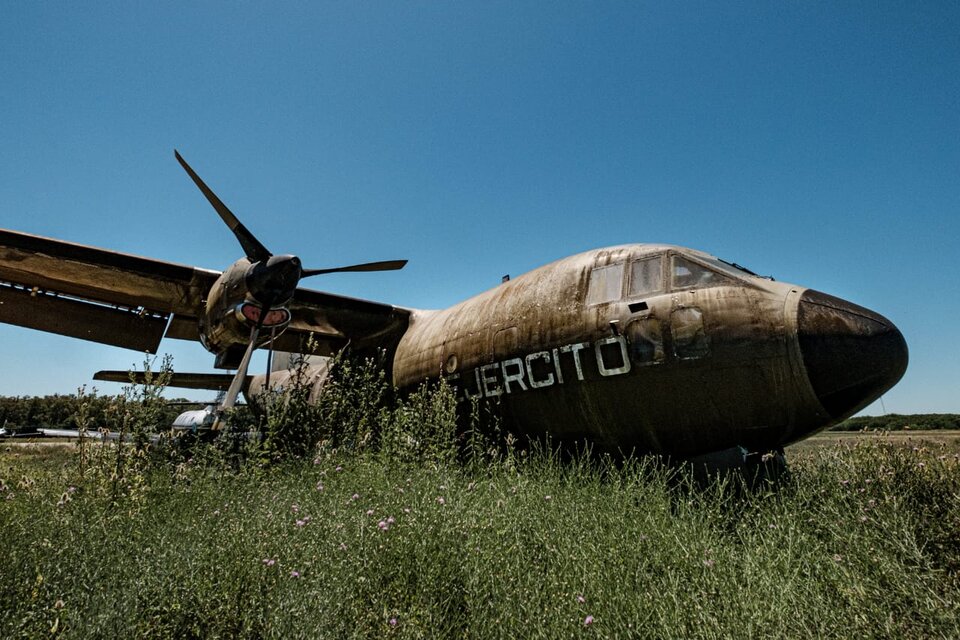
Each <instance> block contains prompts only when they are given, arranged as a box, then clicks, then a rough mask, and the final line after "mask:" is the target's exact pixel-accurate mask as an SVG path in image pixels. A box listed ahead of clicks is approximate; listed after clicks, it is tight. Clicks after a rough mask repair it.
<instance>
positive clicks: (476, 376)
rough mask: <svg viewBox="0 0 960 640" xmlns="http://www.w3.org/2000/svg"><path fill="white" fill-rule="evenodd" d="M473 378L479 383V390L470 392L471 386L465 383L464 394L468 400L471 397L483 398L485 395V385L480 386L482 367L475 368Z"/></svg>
mask: <svg viewBox="0 0 960 640" xmlns="http://www.w3.org/2000/svg"><path fill="white" fill-rule="evenodd" d="M473 379H474V381H475V382H476V383H477V392H476V393H470V389H469V387H467V385H463V395H464V397H466V399H467V400H469V399H470V398H482V397H483V387H481V386H480V369H474V370H473Z"/></svg>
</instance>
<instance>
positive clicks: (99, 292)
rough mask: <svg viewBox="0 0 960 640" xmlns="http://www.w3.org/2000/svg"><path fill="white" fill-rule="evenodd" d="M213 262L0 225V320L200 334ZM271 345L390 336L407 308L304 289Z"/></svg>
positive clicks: (131, 337) (332, 346) (289, 347)
mask: <svg viewBox="0 0 960 640" xmlns="http://www.w3.org/2000/svg"><path fill="white" fill-rule="evenodd" d="M219 276H220V272H218V271H212V270H209V269H201V268H197V267H190V266H186V265H180V264H175V263H171V262H164V261H161V260H153V259H150V258H144V257H140V256H135V255H130V254H124V253H118V252H115V251H109V250H106V249H98V248H96V247H90V246H86V245H80V244H74V243H71V242H64V241H62V240H54V239H51V238H44V237H41V236H36V235H31V234H27V233H21V232H18V231H8V230H4V229H0V322H5V323H8V324H14V325H18V326H22V327H28V328H31V329H39V330H40V331H47V332H50V333H57V334H60V335H65V336H70V337H74V338H80V339H83V340H91V341H93V342H99V343H103V344H109V345H114V346H118V347H125V348H127V349H134V350H137V351H141V352H143V351H146V352H149V353H156V352H157V349H158V348H159V345H160V341H161V340H162V339H163V337H164V336H167V337H171V338H176V339H182V340H199V339H200V336H199V333H198V329H197V323H198V321H199V318H200V317H201V315H202V314H203V312H204V307H205V304H206V298H207V293H208V292H209V291H210V289H211V287H212V286H213V285H214V283H215V282H216V279H217V278H218V277H219ZM289 307H290V311H291V313H292V320H291V323H290V326H289V328H288V329H287V331H285V332H284V333H283V334H281V335H280V336H278V338H277V340H276V341H275V344H274V347H275V348H277V349H279V350H283V351H300V350H301V349H302V346H301V345H303V344H304V343H305V341H306V337H307V336H308V335H310V334H313V335H314V336H315V339H316V340H317V353H319V354H321V355H329V354H330V353H333V352H335V351H337V350H338V349H339V348H340V347H342V346H343V345H345V344H347V343H348V342H353V343H357V344H365V343H370V342H376V341H379V340H387V339H390V338H392V337H396V338H397V339H398V338H399V335H400V334H402V332H403V330H404V329H405V328H406V326H407V319H408V316H409V311H408V310H406V309H401V308H397V307H393V306H391V305H387V304H380V303H376V302H370V301H366V300H357V299H353V298H347V297H344V296H337V295H333V294H329V293H323V292H320V291H312V290H309V289H298V290H297V292H296V294H295V296H294V298H293V300H292V301H291V303H290V305H289Z"/></svg>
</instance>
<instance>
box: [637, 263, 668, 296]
mask: <svg viewBox="0 0 960 640" xmlns="http://www.w3.org/2000/svg"><path fill="white" fill-rule="evenodd" d="M660 262H661V260H660V256H656V257H654V258H644V259H642V260H637V261H636V262H634V263H633V264H631V265H630V297H636V296H645V295H649V294H651V293H657V292H659V291H663V270H662V268H661V266H660Z"/></svg>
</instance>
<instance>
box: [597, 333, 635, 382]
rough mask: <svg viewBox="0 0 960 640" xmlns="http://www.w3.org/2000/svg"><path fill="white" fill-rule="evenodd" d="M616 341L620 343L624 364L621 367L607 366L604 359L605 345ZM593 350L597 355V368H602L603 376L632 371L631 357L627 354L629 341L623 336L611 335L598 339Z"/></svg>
mask: <svg viewBox="0 0 960 640" xmlns="http://www.w3.org/2000/svg"><path fill="white" fill-rule="evenodd" d="M614 342H616V343H617V344H619V345H620V358H621V362H622V364H621V365H620V366H619V367H607V366H606V364H605V363H604V361H603V351H602V349H603V347H604V346H605V345H608V344H613V343H614ZM593 350H594V352H595V353H596V356H597V368H598V369H599V370H600V375H602V376H618V375H620V374H623V373H629V372H630V358H629V357H628V356H627V341H626V339H625V338H624V337H623V336H611V337H609V338H604V339H603V340H598V341H597V343H596V344H594V345H593Z"/></svg>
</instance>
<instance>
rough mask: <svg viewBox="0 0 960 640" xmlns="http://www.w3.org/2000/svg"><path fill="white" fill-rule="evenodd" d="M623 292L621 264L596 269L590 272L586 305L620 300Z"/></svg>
mask: <svg viewBox="0 0 960 640" xmlns="http://www.w3.org/2000/svg"><path fill="white" fill-rule="evenodd" d="M622 291H623V264H611V265H609V266H607V267H597V268H596V269H594V270H593V271H591V272H590V286H589V288H588V289H587V304H602V303H604V302H612V301H613V300H619V299H620V293H621V292H622Z"/></svg>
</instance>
